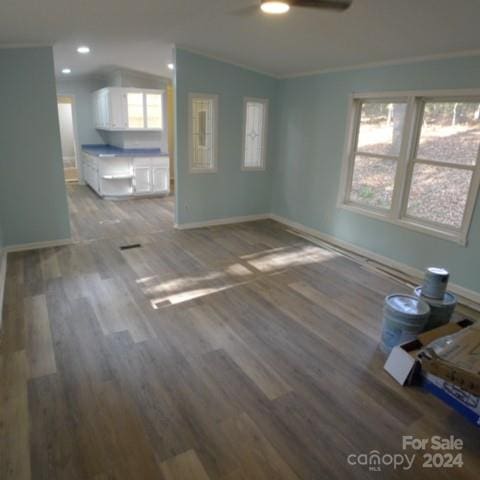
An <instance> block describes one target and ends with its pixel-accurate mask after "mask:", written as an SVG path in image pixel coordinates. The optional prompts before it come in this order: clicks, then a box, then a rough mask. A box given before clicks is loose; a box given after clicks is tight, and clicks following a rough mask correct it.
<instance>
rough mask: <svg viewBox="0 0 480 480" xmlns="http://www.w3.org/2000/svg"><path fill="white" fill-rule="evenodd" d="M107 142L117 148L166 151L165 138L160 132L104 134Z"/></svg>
mask: <svg viewBox="0 0 480 480" xmlns="http://www.w3.org/2000/svg"><path fill="white" fill-rule="evenodd" d="M105 133H106V137H107V142H108V143H109V144H110V145H113V146H114V147H119V148H160V149H161V150H162V151H164V152H166V151H167V150H168V143H167V142H168V139H167V138H166V137H167V136H166V135H164V134H163V133H162V132H105Z"/></svg>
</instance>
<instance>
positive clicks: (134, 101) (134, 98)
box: [127, 92, 145, 128]
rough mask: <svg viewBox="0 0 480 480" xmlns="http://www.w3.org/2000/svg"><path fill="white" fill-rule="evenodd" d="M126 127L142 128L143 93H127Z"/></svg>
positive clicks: (143, 122) (143, 123)
mask: <svg viewBox="0 0 480 480" xmlns="http://www.w3.org/2000/svg"><path fill="white" fill-rule="evenodd" d="M127 118H128V128H144V127H145V119H144V107H143V93H134V92H129V93H127Z"/></svg>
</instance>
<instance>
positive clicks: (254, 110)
mask: <svg viewBox="0 0 480 480" xmlns="http://www.w3.org/2000/svg"><path fill="white" fill-rule="evenodd" d="M265 108H266V106H265V104H264V103H261V102H247V103H246V115H245V158H244V166H245V167H247V168H248V167H250V168H260V167H262V163H263V148H264V147H263V144H264V138H263V136H264V122H265Z"/></svg>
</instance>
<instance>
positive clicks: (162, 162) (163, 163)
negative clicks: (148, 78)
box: [151, 157, 170, 168]
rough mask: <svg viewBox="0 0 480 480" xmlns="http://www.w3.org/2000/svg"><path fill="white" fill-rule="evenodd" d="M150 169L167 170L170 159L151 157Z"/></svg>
mask: <svg viewBox="0 0 480 480" xmlns="http://www.w3.org/2000/svg"><path fill="white" fill-rule="evenodd" d="M151 160H152V167H162V168H168V167H169V165H170V159H169V158H168V157H153V158H152V159H151Z"/></svg>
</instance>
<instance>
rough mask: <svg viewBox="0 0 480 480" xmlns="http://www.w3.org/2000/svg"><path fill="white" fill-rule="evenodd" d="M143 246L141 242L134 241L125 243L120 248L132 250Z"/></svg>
mask: <svg viewBox="0 0 480 480" xmlns="http://www.w3.org/2000/svg"><path fill="white" fill-rule="evenodd" d="M141 247H142V246H141V245H140V244H139V243H133V244H132V245H123V246H122V247H120V250H132V248H141Z"/></svg>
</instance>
